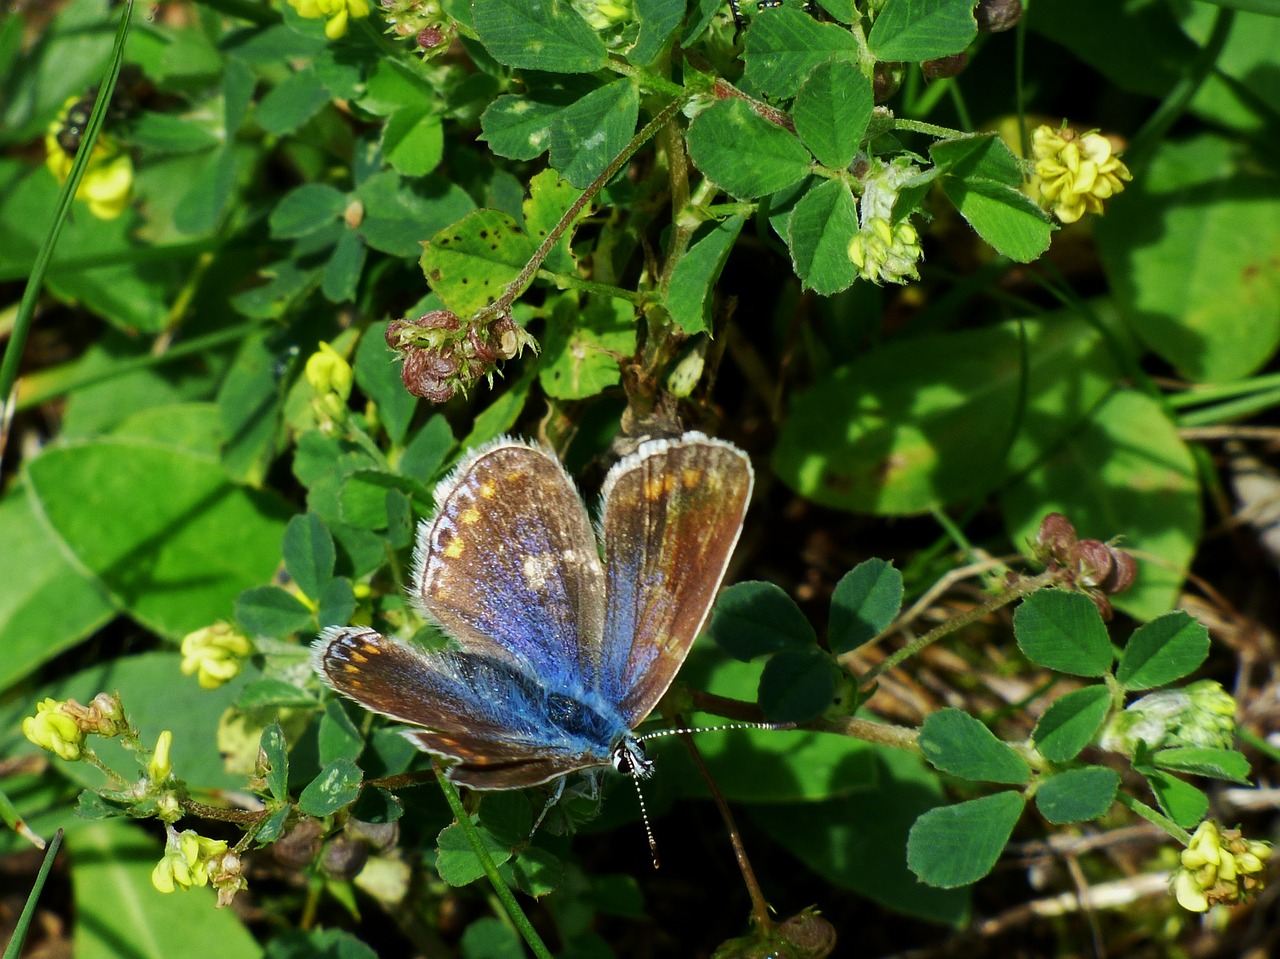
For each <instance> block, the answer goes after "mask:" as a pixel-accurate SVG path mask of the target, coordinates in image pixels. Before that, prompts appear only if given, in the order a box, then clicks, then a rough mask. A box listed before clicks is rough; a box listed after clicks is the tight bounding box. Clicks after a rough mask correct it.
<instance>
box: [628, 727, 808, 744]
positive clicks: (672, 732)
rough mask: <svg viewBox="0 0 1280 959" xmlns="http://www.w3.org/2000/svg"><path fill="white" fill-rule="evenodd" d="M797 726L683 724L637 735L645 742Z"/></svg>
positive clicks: (638, 739)
mask: <svg viewBox="0 0 1280 959" xmlns="http://www.w3.org/2000/svg"><path fill="white" fill-rule="evenodd" d="M796 728H797V727H796V724H795V723H726V724H725V725H723V726H683V727H679V728H676V729H655V730H654V731H653V732H651V733H645V734H644V735H643V736H637V737H636V740H637V741H638V742H645V741H647V740H650V739H658V738H659V737H661V736H680V735H683V734H685V733H714V732H720V731H722V730H726V729H771V730H775V731H778V730H787V729H796Z"/></svg>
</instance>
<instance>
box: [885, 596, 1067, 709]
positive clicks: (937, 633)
mask: <svg viewBox="0 0 1280 959" xmlns="http://www.w3.org/2000/svg"><path fill="white" fill-rule="evenodd" d="M1057 575H1058V574H1057V573H1055V572H1051V571H1046V572H1043V573H1041V574H1040V575H1039V576H1032V577H1028V578H1022V579H1019V580H1017V581H1016V583H1015V584H1014V585H1013V586H1011V587H1009V588H1008V589H1006V590H1005V591H1004V592H1003V593H1001V594H1000V595H999V596H997V597H995V598H994V599H992V600H990V601H989V602H987V603H984V604H983V605H981V606H976V607H974V608H973V609H971V610H969V612H967V613H963V614H961V615H960V616H953V617H952V618H951V619H948V620H947V621H946V622H944V623H939V624H938V625H937V626H935V627H934V628H933V629H931V630H929V632H927V633H925V634H924V635H923V636H921V637H919V638H917V639H915V640H913V641H912V642H910V643H908V644H907V645H906V646H903V647H902V648H901V649H899V650H898V651H897V652H895V653H892V654H890V655H889V656H886V657H885V658H884V659H883V660H881V661H880V662H878V663H876V665H874V666H872V667H871V668H870V669H868V670H867V671H866V672H865V673H863V674H862V677H861V678H862V687H863V689H866V688H867V687H868V686H870V685H871V684H872V683H873V682H875V680H876V679H877V678H878V677H880V676H882V675H884V674H885V673H887V672H888V671H889V670H891V669H893V668H894V667H895V666H897V665H898V664H899V663H901V662H902V661H903V660H905V659H908V658H909V657H911V656H914V655H915V654H916V653H918V652H920V651H921V650H922V649H924V648H925V647H927V646H932V645H933V644H934V643H936V642H937V641H938V640H940V639H942V638H943V637H944V636H948V635H950V634H951V633H954V632H955V631H956V630H958V629H963V628H964V627H966V626H969V625H971V624H972V623H976V622H978V621H979V620H981V619H984V618H986V617H987V616H990V615H991V614H992V613H994V612H995V611H996V610H998V609H1000V608H1001V607H1004V606H1008V605H1009V604H1010V603H1012V602H1014V601H1015V600H1018V599H1021V598H1022V597H1023V596H1026V595H1027V594H1028V593H1034V592H1035V591H1036V590H1038V589H1042V588H1043V587H1045V586H1048V585H1050V584H1052V583H1053V582H1054V580H1055V579H1056V577H1057Z"/></svg>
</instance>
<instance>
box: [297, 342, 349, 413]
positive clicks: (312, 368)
mask: <svg viewBox="0 0 1280 959" xmlns="http://www.w3.org/2000/svg"><path fill="white" fill-rule="evenodd" d="M305 372H306V377H307V382H308V383H310V384H311V388H312V389H313V390H315V391H316V393H317V394H318V395H322V394H325V393H336V394H337V395H338V396H339V397H340V398H341V399H342V401H343V402H344V403H345V402H346V401H347V399H348V398H349V397H350V396H351V382H352V373H351V364H350V363H348V362H347V360H346V357H344V356H343V355H342V354H341V353H339V352H338V351H337V350H335V349H334V348H333V347H332V346H330V345H329V344H328V343H321V344H320V345H319V348H318V349H317V350H316V352H314V353H312V354H311V356H310V357H308V358H307V365H306V370H305Z"/></svg>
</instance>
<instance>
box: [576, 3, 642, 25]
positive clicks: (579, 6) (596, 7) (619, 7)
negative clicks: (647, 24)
mask: <svg viewBox="0 0 1280 959" xmlns="http://www.w3.org/2000/svg"><path fill="white" fill-rule="evenodd" d="M572 3H573V8H574V9H575V10H577V11H578V13H580V14H582V18H583V19H584V20H586V21H587V23H589V24H591V28H592V29H593V30H608V29H609V28H610V27H613V26H615V25H616V24H619V23H621V22H622V21H623V20H631V19H632V18H633V14H632V12H631V0H572Z"/></svg>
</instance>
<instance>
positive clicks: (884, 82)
mask: <svg viewBox="0 0 1280 959" xmlns="http://www.w3.org/2000/svg"><path fill="white" fill-rule="evenodd" d="M906 75H907V68H906V66H905V65H904V64H901V63H893V62H884V61H882V62H877V63H876V65H875V69H874V70H873V71H872V74H871V91H872V95H873V98H874V100H875V102H876V103H884V102H885V101H886V100H888V99H889V98H891V97H892V96H893V95H894V94H895V93H897V92H898V88H899V87H901V86H902V80H903V78H904V77H905V76H906Z"/></svg>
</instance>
